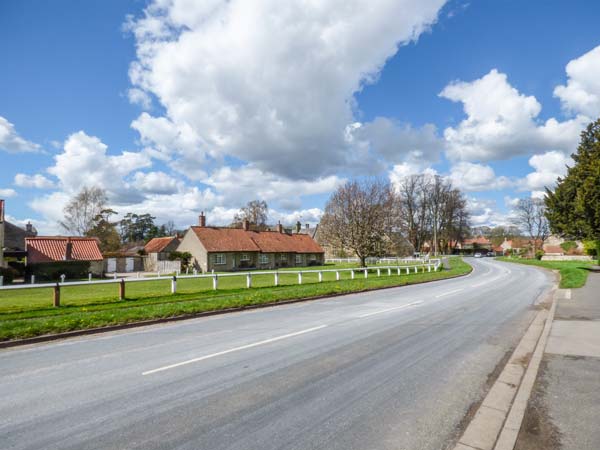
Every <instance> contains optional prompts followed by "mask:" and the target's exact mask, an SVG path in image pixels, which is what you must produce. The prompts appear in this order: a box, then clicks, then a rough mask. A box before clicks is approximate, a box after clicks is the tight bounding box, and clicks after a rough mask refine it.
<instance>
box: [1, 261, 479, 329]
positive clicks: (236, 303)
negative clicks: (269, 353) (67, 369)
mask: <svg viewBox="0 0 600 450" xmlns="http://www.w3.org/2000/svg"><path fill="white" fill-rule="evenodd" d="M328 268H330V267H328ZM470 270H471V267H470V266H469V265H468V264H466V263H465V262H463V261H462V260H461V259H459V258H454V259H453V260H452V269H450V270H446V271H440V272H431V273H429V272H425V273H418V274H414V273H411V274H410V275H406V273H405V272H404V271H403V272H402V275H400V276H398V275H397V274H395V272H392V276H388V275H387V270H382V271H381V276H380V277H378V276H377V273H376V271H373V272H370V273H369V277H368V278H367V279H365V278H364V275H362V274H359V273H357V274H356V278H355V279H354V280H352V279H350V273H349V272H341V279H340V281H336V280H335V273H334V272H324V273H323V282H322V283H319V282H318V274H316V273H314V274H312V273H305V274H304V275H303V280H302V283H303V284H302V285H298V284H297V283H298V277H297V275H296V274H280V277H279V283H280V286H278V287H274V286H273V281H274V277H273V275H254V276H253V277H252V284H253V288H252V289H246V288H245V286H246V277H245V276H240V277H222V278H220V279H219V289H218V290H217V291H214V290H213V289H212V280H211V279H203V278H200V279H198V278H194V279H185V278H179V279H178V282H177V294H174V295H173V294H171V293H170V281H169V280H152V281H143V282H130V283H127V285H126V300H124V301H120V300H118V298H117V296H118V287H117V286H118V285H117V284H116V283H115V284H101V285H91V286H86V285H83V286H68V287H63V288H61V307H60V308H54V307H52V306H51V302H52V290H51V289H45V288H44V289H40V288H38V289H23V290H13V291H10V290H7V291H0V340H8V339H17V338H24V337H31V336H37V335H42V334H49V333H59V332H63V331H70V330H77V329H85V328H94V327H101V326H107V325H116V324H123V323H130V322H136V321H141V320H149V319H156V318H164V317H173V316H181V315H186V314H195V313H199V312H203V311H214V310H220V309H227V308H235V307H240V306H247V305H256V304H262V303H273V302H277V301H283V300H290V299H299V298H310V297H317V296H322V295H329V294H339V293H350V292H358V291H363V290H367V289H376V288H382V287H390V286H401V285H405V284H411V283H419V282H423V281H430V280H435V279H441V278H446V277H451V276H456V275H461V274H464V273H467V272H469V271H470Z"/></svg>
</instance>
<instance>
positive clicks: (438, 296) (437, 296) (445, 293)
mask: <svg viewBox="0 0 600 450" xmlns="http://www.w3.org/2000/svg"><path fill="white" fill-rule="evenodd" d="M462 290H464V289H463V288H461V289H455V290H453V291H448V292H444V293H443V294H440V295H436V296H435V298H440V297H445V296H446V295H452V294H456V293H457V292H460V291H462Z"/></svg>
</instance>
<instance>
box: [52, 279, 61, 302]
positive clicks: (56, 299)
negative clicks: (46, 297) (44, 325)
mask: <svg viewBox="0 0 600 450" xmlns="http://www.w3.org/2000/svg"><path fill="white" fill-rule="evenodd" d="M52 304H53V305H54V306H55V307H56V308H58V307H59V306H60V284H58V283H56V284H55V285H54V298H53V302H52Z"/></svg>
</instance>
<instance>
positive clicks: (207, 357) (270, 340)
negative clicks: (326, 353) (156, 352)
mask: <svg viewBox="0 0 600 450" xmlns="http://www.w3.org/2000/svg"><path fill="white" fill-rule="evenodd" d="M325 327H327V325H321V326H318V327H313V328H308V329H306V330H302V331H296V332H295V333H290V334H284V335H282V336H277V337H274V338H271V339H265V340H264V341H258V342H254V343H253V344H247V345H242V346H241V347H235V348H230V349H229V350H223V351H222V352H217V353H212V354H210V355H205V356H200V357H198V358H192V359H188V360H187V361H182V362H179V363H175V364H170V365H168V366H163V367H159V368H158V369H152V370H147V371H146V372H142V375H151V374H153V373H156V372H162V371H163V370H169V369H174V368H176V367H180V366H185V365H186V364H192V363H195V362H199V361H204V360H205V359H210V358H214V357H216V356H222V355H226V354H228V353H233V352H237V351H240V350H246V349H249V348H253V347H258V346H259V345H265V344H270V343H271V342H277V341H281V340H283V339H288V338H291V337H294V336H300V335H301V334H306V333H310V332H312V331H317V330H320V329H322V328H325Z"/></svg>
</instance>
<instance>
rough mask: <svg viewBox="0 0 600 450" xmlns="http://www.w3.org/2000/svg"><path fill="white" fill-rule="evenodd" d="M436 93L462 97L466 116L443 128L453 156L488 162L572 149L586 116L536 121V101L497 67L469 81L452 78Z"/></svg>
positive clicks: (457, 99) (466, 159)
mask: <svg viewBox="0 0 600 450" xmlns="http://www.w3.org/2000/svg"><path fill="white" fill-rule="evenodd" d="M440 96H441V97H444V98H447V99H449V100H452V101H455V102H462V104H463V109H464V112H465V114H466V115H467V118H466V119H464V120H463V121H462V122H461V123H460V124H459V125H458V126H456V127H448V128H446V130H444V137H445V139H446V144H447V156H448V157H449V158H450V159H453V160H464V161H492V160H501V159H508V158H511V157H513V156H517V155H523V154H530V153H535V152H540V151H549V150H559V151H563V152H568V151H572V150H573V149H574V148H575V146H576V145H577V142H578V139H579V133H580V132H581V130H582V128H583V127H584V126H585V125H586V123H587V118H585V117H582V116H578V117H576V118H574V119H571V120H567V121H564V122H559V121H557V120H556V119H554V118H551V119H548V120H547V121H546V122H545V123H543V124H538V123H537V121H536V120H537V117H538V115H539V113H540V111H541V105H540V103H539V102H538V101H537V100H536V98H535V97H533V96H525V95H523V94H521V93H519V91H517V90H516V89H515V88H514V87H512V86H511V85H510V84H509V83H508V81H507V77H506V75H505V74H503V73H500V72H498V71H497V70H496V69H493V70H491V71H490V72H489V73H488V74H487V75H485V76H483V77H482V78H479V79H477V80H475V81H472V82H453V83H450V84H449V85H448V86H446V87H445V88H444V90H442V92H441V93H440Z"/></svg>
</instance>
